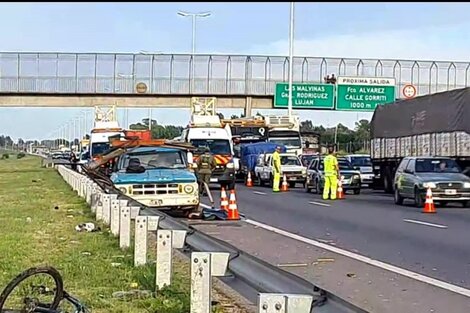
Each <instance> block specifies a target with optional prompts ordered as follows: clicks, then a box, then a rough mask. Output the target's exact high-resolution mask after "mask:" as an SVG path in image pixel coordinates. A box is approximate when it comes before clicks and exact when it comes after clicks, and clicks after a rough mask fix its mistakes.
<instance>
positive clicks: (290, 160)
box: [281, 156, 300, 166]
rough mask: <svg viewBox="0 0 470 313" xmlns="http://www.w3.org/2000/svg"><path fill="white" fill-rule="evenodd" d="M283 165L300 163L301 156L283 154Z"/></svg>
mask: <svg viewBox="0 0 470 313" xmlns="http://www.w3.org/2000/svg"><path fill="white" fill-rule="evenodd" d="M281 165H297V166H299V165H300V161H299V158H297V157H295V156H281Z"/></svg>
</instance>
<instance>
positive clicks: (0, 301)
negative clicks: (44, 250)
mask: <svg viewBox="0 0 470 313" xmlns="http://www.w3.org/2000/svg"><path fill="white" fill-rule="evenodd" d="M41 274H46V275H48V276H50V277H52V279H53V280H54V283H55V288H54V292H55V294H54V298H53V300H52V303H50V304H48V307H47V308H48V309H51V310H56V309H57V307H58V306H59V304H60V302H61V301H62V299H63V297H64V283H63V280H62V276H61V275H60V273H59V272H58V271H57V270H56V269H55V268H53V267H50V266H44V267H32V268H30V269H27V270H26V271H24V272H22V273H21V274H19V275H18V276H16V277H15V278H14V279H13V280H12V281H11V282H10V283H9V284H8V285H7V286H6V287H5V289H4V290H3V291H2V293H1V294H0V313H1V312H15V311H17V312H23V311H22V308H4V305H5V303H6V302H7V299H8V297H9V296H10V295H11V294H12V292H13V290H15V288H16V287H18V286H19V285H20V283H21V282H23V281H24V280H26V279H27V278H30V277H32V276H36V275H41ZM49 305H50V306H49Z"/></svg>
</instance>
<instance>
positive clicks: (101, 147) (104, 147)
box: [91, 142, 109, 156]
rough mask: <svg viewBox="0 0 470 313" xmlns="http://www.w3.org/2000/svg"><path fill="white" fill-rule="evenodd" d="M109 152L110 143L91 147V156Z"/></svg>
mask: <svg viewBox="0 0 470 313" xmlns="http://www.w3.org/2000/svg"><path fill="white" fill-rule="evenodd" d="M108 150H109V142H96V143H93V144H92V145H91V154H92V155H93V156H97V155H99V154H103V153H104V152H106V151H108Z"/></svg>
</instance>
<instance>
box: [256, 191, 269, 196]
mask: <svg viewBox="0 0 470 313" xmlns="http://www.w3.org/2000/svg"><path fill="white" fill-rule="evenodd" d="M253 193H255V194H257V195H263V196H264V195H265V194H266V192H261V191H253Z"/></svg>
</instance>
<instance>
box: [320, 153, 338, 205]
mask: <svg viewBox="0 0 470 313" xmlns="http://www.w3.org/2000/svg"><path fill="white" fill-rule="evenodd" d="M334 151H335V150H334V147H333V146H329V147H328V155H327V156H326V157H325V158H324V159H323V168H324V169H325V186H324V188H323V199H324V200H327V199H328V196H330V199H331V200H335V199H336V192H337V188H338V177H339V167H338V159H337V158H336V156H335V155H334ZM330 193H331V195H330Z"/></svg>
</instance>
